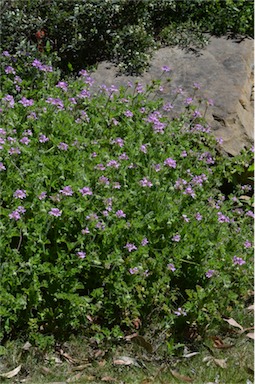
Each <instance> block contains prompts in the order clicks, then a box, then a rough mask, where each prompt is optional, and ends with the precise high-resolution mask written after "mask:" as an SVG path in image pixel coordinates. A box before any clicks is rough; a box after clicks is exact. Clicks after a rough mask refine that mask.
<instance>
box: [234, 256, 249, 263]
mask: <svg viewBox="0 0 255 384" xmlns="http://www.w3.org/2000/svg"><path fill="white" fill-rule="evenodd" d="M233 263H234V265H243V264H245V263H246V262H245V261H244V260H243V259H242V258H241V257H237V256H234V257H233Z"/></svg>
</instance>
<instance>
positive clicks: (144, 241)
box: [141, 237, 149, 247]
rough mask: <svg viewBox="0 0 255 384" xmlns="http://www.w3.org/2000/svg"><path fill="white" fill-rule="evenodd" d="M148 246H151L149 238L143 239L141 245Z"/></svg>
mask: <svg viewBox="0 0 255 384" xmlns="http://www.w3.org/2000/svg"><path fill="white" fill-rule="evenodd" d="M147 244H149V241H148V239H147V237H145V238H144V239H142V241H141V245H142V246H143V247H144V246H145V245H147Z"/></svg>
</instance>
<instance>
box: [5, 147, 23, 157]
mask: <svg viewBox="0 0 255 384" xmlns="http://www.w3.org/2000/svg"><path fill="white" fill-rule="evenodd" d="M8 153H9V154H10V155H19V154H20V153H21V152H20V150H19V148H14V147H11V148H10V149H9V151H8Z"/></svg>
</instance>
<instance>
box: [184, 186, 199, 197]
mask: <svg viewBox="0 0 255 384" xmlns="http://www.w3.org/2000/svg"><path fill="white" fill-rule="evenodd" d="M183 194H184V195H190V196H191V197H193V199H194V198H195V196H196V194H195V192H194V191H193V189H192V188H191V186H189V187H187V188H186V189H185V191H184V192H183Z"/></svg>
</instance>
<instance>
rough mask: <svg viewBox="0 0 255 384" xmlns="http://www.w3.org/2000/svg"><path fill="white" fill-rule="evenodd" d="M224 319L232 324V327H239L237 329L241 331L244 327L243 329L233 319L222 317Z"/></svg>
mask: <svg viewBox="0 0 255 384" xmlns="http://www.w3.org/2000/svg"><path fill="white" fill-rule="evenodd" d="M223 320H224V321H226V322H227V323H228V324H229V325H232V326H233V327H236V328H239V329H241V331H243V330H244V329H243V327H242V326H241V325H240V324H238V323H237V322H236V321H235V320H234V319H232V318H231V319H223Z"/></svg>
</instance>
